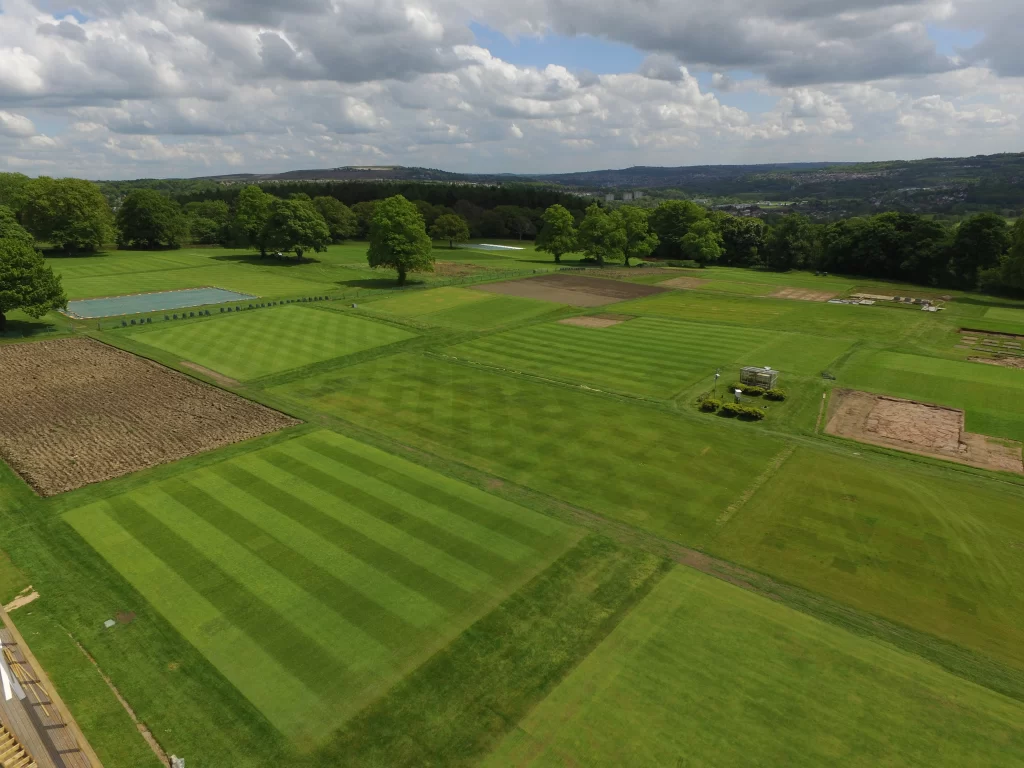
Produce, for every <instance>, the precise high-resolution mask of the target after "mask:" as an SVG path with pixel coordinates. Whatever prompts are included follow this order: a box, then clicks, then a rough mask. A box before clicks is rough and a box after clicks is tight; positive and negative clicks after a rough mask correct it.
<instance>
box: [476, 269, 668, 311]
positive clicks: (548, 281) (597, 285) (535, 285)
mask: <svg viewBox="0 0 1024 768" xmlns="http://www.w3.org/2000/svg"><path fill="white" fill-rule="evenodd" d="M474 288H475V290H478V291H487V292H489V293H501V294H505V295H508V296H521V297H523V298H527V299H540V300H541V301H551V302H554V303H556V304H568V305H569V306H571V307H600V306H603V305H604V304H614V303H615V302H617V301H625V300H627V299H639V298H641V297H644V296H653V295H655V294H658V293H665V292H666V291H668V289H667V288H659V287H658V286H655V285H640V284H637V283H627V282H624V281H622V280H612V279H605V278H600V277H587V276H585V275H567V274H564V273H555V274H550V275H541V276H540V277H528V278H526V279H524V280H508V281H505V282H501V283H486V284H484V285H478V286H474Z"/></svg>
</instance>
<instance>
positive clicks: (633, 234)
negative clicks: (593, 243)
mask: <svg viewBox="0 0 1024 768" xmlns="http://www.w3.org/2000/svg"><path fill="white" fill-rule="evenodd" d="M615 215H617V216H618V217H619V219H620V220H621V221H622V224H623V226H625V228H626V247H625V249H624V252H625V257H624V258H625V263H626V266H627V267H628V266H629V260H630V259H640V260H643V259H646V258H647V257H648V256H650V255H651V254H652V253H653V252H654V249H655V248H657V247H658V236H657V235H656V234H654V233H653V232H651V230H650V227H649V225H648V213H647V211H645V210H644V209H643V208H637V207H636V206H633V205H624V206H622V207H621V208H619V209H618V210H617V211H616V212H615Z"/></svg>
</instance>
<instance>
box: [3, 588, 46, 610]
mask: <svg viewBox="0 0 1024 768" xmlns="http://www.w3.org/2000/svg"><path fill="white" fill-rule="evenodd" d="M38 599H39V593H38V592H36V591H35V590H34V589H33V588H32V585H31V584H30V585H29V586H27V587H25V589H23V590H21V592H20V593H19V594H18V596H17V597H16V598H14V599H13V600H11V602H9V603H8V604H7V605H5V606H4V610H5V611H7V613H10V612H11V611H15V610H17V609H18V608H24V607H25V606H26V605H29V604H30V603H34V602H35V601H36V600H38Z"/></svg>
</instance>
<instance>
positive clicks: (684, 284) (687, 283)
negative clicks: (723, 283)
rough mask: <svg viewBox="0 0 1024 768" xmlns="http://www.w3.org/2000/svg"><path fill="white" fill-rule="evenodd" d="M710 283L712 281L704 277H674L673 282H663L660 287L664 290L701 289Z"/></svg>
mask: <svg viewBox="0 0 1024 768" xmlns="http://www.w3.org/2000/svg"><path fill="white" fill-rule="evenodd" d="M709 282H711V281H710V280H705V279H704V278H702V277H673V278H672V279H671V280H663V281H662V282H660V283H658V285H660V286H661V287H662V288H700V287H701V286H702V285H704V284H705V283H709Z"/></svg>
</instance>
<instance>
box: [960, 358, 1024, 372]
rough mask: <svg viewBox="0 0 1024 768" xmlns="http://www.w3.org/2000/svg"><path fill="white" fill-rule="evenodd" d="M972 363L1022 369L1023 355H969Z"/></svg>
mask: <svg viewBox="0 0 1024 768" xmlns="http://www.w3.org/2000/svg"><path fill="white" fill-rule="evenodd" d="M967 359H968V360H970V361H971V362H972V363H984V364H985V365H998V366H1000V367H1001V368H1018V369H1020V370H1024V357H969V358H967Z"/></svg>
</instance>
